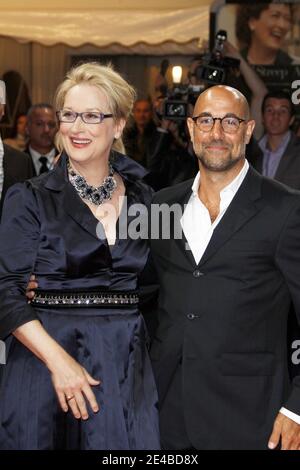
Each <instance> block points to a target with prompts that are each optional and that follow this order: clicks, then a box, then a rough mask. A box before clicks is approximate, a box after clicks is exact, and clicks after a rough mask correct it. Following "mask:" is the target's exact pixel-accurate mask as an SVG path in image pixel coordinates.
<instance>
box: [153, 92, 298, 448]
mask: <svg viewBox="0 0 300 470" xmlns="http://www.w3.org/2000/svg"><path fill="white" fill-rule="evenodd" d="M188 127H189V131H190V136H191V140H192V143H193V147H194V151H195V153H196V155H197V157H198V160H199V173H198V175H197V176H196V178H195V180H194V182H193V181H191V180H190V181H187V182H184V183H181V184H180V185H176V186H174V187H172V188H167V189H165V190H162V191H160V192H159V193H157V194H156V195H155V197H154V201H153V203H154V204H159V205H161V204H164V206H166V205H167V206H169V207H170V208H171V207H174V205H176V204H177V205H179V206H180V207H181V208H182V216H180V217H179V218H178V217H177V220H176V217H175V218H170V220H169V221H168V222H167V221H166V220H164V219H163V222H162V223H163V225H164V226H165V225H166V224H167V223H170V233H171V239H170V238H169V239H166V238H164V237H163V236H162V235H160V237H159V238H158V239H155V238H154V237H153V238H152V240H151V251H152V258H153V262H154V267H155V269H156V272H157V275H158V280H159V284H160V296H159V318H158V320H159V325H158V329H157V332H156V336H155V338H154V341H153V344H152V349H151V359H152V362H153V368H154V372H155V375H156V379H157V385H158V392H159V400H160V418H161V436H162V444H163V447H164V448H165V449H171V450H176V449H190V448H196V449H267V448H270V449H274V448H282V449H299V448H300V377H299V376H298V377H296V378H295V379H294V381H293V383H292V384H291V383H290V380H289V376H288V370H287V360H286V357H287V356H286V343H287V340H286V324H287V315H288V311H289V307H290V302H291V301H293V303H294V306H295V310H296V313H297V316H298V321H299V320H300V193H298V192H297V191H294V190H292V189H291V190H289V189H287V188H285V187H283V186H281V185H280V184H279V183H277V182H274V181H271V180H269V179H267V178H264V177H263V176H260V175H259V174H258V173H256V172H255V170H253V169H252V168H251V167H249V164H248V162H247V161H246V159H245V148H246V144H247V143H248V142H249V140H250V137H251V135H252V132H253V129H254V121H253V120H250V117H249V106H248V103H247V101H246V99H245V97H244V96H243V95H242V94H241V93H240V92H238V91H237V90H235V89H233V88H230V87H226V86H221V85H219V86H215V87H212V88H209V89H208V90H206V91H205V92H203V93H202V94H201V95H200V97H199V98H198V100H197V103H196V105H195V109H194V116H193V117H192V118H188ZM178 226H180V227H181V228H182V231H183V236H182V237H179V238H178V237H176V236H175V235H174V234H175V233H178ZM175 229H176V230H175ZM167 232H168V231H165V233H167Z"/></svg>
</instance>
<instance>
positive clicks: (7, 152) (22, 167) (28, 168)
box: [0, 144, 34, 217]
mask: <svg viewBox="0 0 300 470" xmlns="http://www.w3.org/2000/svg"><path fill="white" fill-rule="evenodd" d="M3 147H4V156H3V170H4V181H3V188H2V194H1V200H0V217H1V213H2V207H3V201H4V198H5V194H6V191H7V190H8V188H9V187H10V186H12V185H13V184H15V183H22V182H23V181H25V180H27V179H29V178H32V177H33V176H34V172H33V167H32V162H31V158H30V157H29V156H28V155H27V154H25V153H23V152H19V150H16V149H14V148H12V147H9V146H8V145H5V144H3Z"/></svg>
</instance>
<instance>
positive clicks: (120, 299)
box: [30, 289, 139, 308]
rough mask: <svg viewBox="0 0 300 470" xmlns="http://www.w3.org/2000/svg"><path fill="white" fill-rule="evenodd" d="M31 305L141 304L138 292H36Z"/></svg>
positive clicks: (93, 305)
mask: <svg viewBox="0 0 300 470" xmlns="http://www.w3.org/2000/svg"><path fill="white" fill-rule="evenodd" d="M30 303H31V305H36V306H37V307H38V306H40V307H81V308H82V307H84V308H85V307H117V308H120V307H128V306H136V305H137V304H138V303H139V296H138V293H137V292H136V291H131V292H130V291H129V292H118V291H111V292H107V291H85V292H84V291H73V290H72V291H53V290H40V289H37V290H36V294H35V297H34V299H33V300H31V302H30Z"/></svg>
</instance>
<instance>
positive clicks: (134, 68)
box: [0, 0, 211, 118]
mask: <svg viewBox="0 0 300 470" xmlns="http://www.w3.org/2000/svg"><path fill="white" fill-rule="evenodd" d="M210 3H211V1H210V0H147V1H145V2H141V0H109V2H108V1H107V0H72V1H71V0H68V1H67V0H65V1H63V0H43V1H41V0H26V1H24V0H9V1H1V2H0V75H3V74H4V72H6V71H8V70H15V71H17V72H18V73H19V74H20V75H21V77H22V78H23V79H24V81H25V83H26V85H27V87H28V90H29V94H30V96H31V99H32V102H35V103H36V102H40V101H51V100H52V98H53V94H54V91H55V89H56V87H57V85H58V83H59V82H60V81H61V80H62V78H63V76H64V74H65V72H66V70H67V69H68V68H69V66H70V63H71V58H72V56H74V55H76V56H77V55H80V56H87V55H88V56H98V57H102V56H103V57H104V60H105V56H115V55H118V57H119V59H118V60H119V62H120V64H119V65H120V69H121V70H122V72H123V73H125V76H126V77H127V78H128V79H129V80H130V81H131V82H132V83H134V84H135V86H136V87H137V88H138V89H140V90H141V93H146V92H147V93H148V92H149V90H150V88H151V82H152V79H153V76H154V75H155V74H156V73H157V67H158V64H159V62H160V60H161V58H158V59H156V62H155V61H154V62H153V59H151V58H150V56H159V55H160V56H163V57H165V56H171V55H172V56H175V55H178V54H182V55H183V60H184V55H195V54H196V53H198V52H199V43H200V42H202V41H203V40H204V41H205V40H207V39H208V30H209V6H210ZM132 54H134V60H133V59H132ZM137 54H139V55H140V56H139V57H137ZM130 55H131V57H130ZM147 57H149V58H147ZM151 60H152V62H151ZM150 91H151V90H150ZM7 112H8V107H7ZM10 114H11V116H12V118H13V116H14V115H15V111H11V113H10Z"/></svg>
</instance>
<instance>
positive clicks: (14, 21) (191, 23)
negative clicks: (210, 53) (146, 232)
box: [0, 0, 211, 47]
mask: <svg viewBox="0 0 300 470" xmlns="http://www.w3.org/2000/svg"><path fill="white" fill-rule="evenodd" d="M210 3H211V2H210V1H209V0H202V1H201V0H200V1H199V0H161V1H159V0H147V2H144V5H143V4H142V2H141V1H137V0H111V1H110V2H107V1H104V0H73V1H72V2H71V1H68V2H67V1H65V2H62V1H59V0H44V1H43V2H41V1H40V0H26V2H24V0H23V1H21V0H10V1H9V2H0V32H1V35H3V36H6V37H13V38H15V39H17V40H18V41H20V42H23V43H24V42H31V41H34V42H37V43H39V44H43V45H45V46H53V45H55V44H59V43H61V44H65V45H68V46H71V47H79V46H82V45H84V44H93V45H95V46H99V47H109V46H111V45H113V44H120V45H122V46H125V47H132V46H134V45H136V44H138V43H142V44H147V45H160V44H163V43H166V42H174V43H177V44H187V43H190V42H191V41H195V40H198V39H199V37H201V39H207V37H208V26H209V21H208V17H209V4H210Z"/></svg>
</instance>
